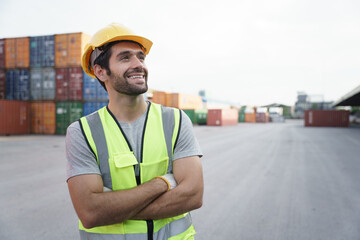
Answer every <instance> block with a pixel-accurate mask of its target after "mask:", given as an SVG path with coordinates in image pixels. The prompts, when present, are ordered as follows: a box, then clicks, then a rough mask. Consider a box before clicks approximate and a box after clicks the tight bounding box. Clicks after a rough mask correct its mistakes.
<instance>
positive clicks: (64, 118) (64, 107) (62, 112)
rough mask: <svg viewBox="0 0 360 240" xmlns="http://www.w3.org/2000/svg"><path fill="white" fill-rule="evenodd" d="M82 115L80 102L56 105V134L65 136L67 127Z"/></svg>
mask: <svg viewBox="0 0 360 240" xmlns="http://www.w3.org/2000/svg"><path fill="white" fill-rule="evenodd" d="M82 114H83V105H82V103H81V102H58V103H56V133H57V134H65V133H66V129H67V127H68V126H69V125H70V124H71V123H73V122H75V121H76V120H78V119H80V118H81V117H82Z"/></svg>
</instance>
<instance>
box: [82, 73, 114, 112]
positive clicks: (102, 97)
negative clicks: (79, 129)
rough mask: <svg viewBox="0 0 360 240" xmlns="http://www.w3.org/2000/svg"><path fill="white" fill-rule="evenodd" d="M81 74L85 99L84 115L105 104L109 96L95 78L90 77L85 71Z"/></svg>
mask: <svg viewBox="0 0 360 240" xmlns="http://www.w3.org/2000/svg"><path fill="white" fill-rule="evenodd" d="M83 75H84V77H83V82H84V84H83V86H84V88H83V99H84V101H85V102H84V108H83V115H84V116H86V115H88V114H90V113H92V112H95V111H96V110H98V109H100V108H102V107H104V106H106V105H107V104H108V101H109V96H108V94H107V92H106V91H105V89H104V88H103V86H101V84H100V83H99V82H98V80H97V79H95V78H92V77H90V76H89V75H87V74H86V73H84V74H83Z"/></svg>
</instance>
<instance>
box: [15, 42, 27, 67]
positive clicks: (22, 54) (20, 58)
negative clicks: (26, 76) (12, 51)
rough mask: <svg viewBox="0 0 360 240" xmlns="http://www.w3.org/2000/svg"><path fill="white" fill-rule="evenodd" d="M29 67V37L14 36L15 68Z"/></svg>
mask: <svg viewBox="0 0 360 240" xmlns="http://www.w3.org/2000/svg"><path fill="white" fill-rule="evenodd" d="M29 67H30V38H29V37H22V38H16V68H29Z"/></svg>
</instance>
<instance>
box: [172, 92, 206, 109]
mask: <svg viewBox="0 0 360 240" xmlns="http://www.w3.org/2000/svg"><path fill="white" fill-rule="evenodd" d="M166 106H168V107H175V108H180V109H200V108H201V107H202V99H201V97H200V96H196V95H188V94H180V93H168V94H167V96H166Z"/></svg>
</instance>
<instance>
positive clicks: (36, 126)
mask: <svg viewBox="0 0 360 240" xmlns="http://www.w3.org/2000/svg"><path fill="white" fill-rule="evenodd" d="M55 108H56V106H55V103H54V102H32V103H31V132H32V133H37V134H54V133H55V130H56V124H55V121H56V117H55Z"/></svg>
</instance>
